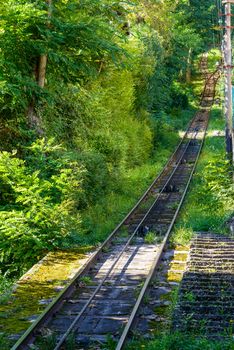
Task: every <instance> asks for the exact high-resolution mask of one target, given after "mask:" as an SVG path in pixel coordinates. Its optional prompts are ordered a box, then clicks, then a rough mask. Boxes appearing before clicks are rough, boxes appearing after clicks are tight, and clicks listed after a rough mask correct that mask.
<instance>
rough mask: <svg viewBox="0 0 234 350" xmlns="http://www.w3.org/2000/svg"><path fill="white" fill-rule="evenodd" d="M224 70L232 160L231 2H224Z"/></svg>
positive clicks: (228, 134) (227, 141)
mask: <svg viewBox="0 0 234 350" xmlns="http://www.w3.org/2000/svg"><path fill="white" fill-rule="evenodd" d="M224 66H225V69H224V72H225V109H224V111H225V119H226V151H227V153H228V156H229V158H230V160H233V159H232V158H233V149H232V148H233V145H232V144H233V142H232V48H231V4H230V3H229V2H228V0H227V2H225V35H224Z"/></svg>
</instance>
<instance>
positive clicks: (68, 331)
mask: <svg viewBox="0 0 234 350" xmlns="http://www.w3.org/2000/svg"><path fill="white" fill-rule="evenodd" d="M197 133H198V132H196V133H195V136H194V138H191V139H190V140H189V142H188V143H187V147H186V148H185V150H184V152H183V154H182V156H181V157H180V159H179V161H178V164H177V165H176V166H175V167H174V169H173V172H172V173H171V175H170V177H169V178H168V180H167V181H166V183H165V184H164V186H163V188H162V189H161V191H160V193H159V195H158V197H157V198H156V200H155V201H154V203H153V204H152V205H151V207H150V208H149V209H148V211H147V213H146V214H145V216H144V217H143V219H142V220H141V221H140V223H139V224H138V225H137V227H136V228H135V230H134V232H133V233H132V235H131V236H130V238H129V239H128V241H127V242H126V244H125V246H124V247H123V249H122V250H121V251H120V253H119V254H118V256H117V257H116V260H115V261H114V262H113V264H112V265H111V267H110V268H109V270H108V271H107V273H106V275H105V277H104V278H103V279H102V281H101V282H100V284H99V285H98V286H97V288H96V289H95V291H94V292H93V294H92V295H91V297H90V298H89V300H88V301H87V302H86V304H85V305H84V306H83V308H82V310H81V311H80V313H79V314H78V315H77V316H76V318H75V319H74V321H73V322H72V324H71V325H70V326H69V328H68V329H67V331H66V333H64V335H63V336H62V338H61V339H60V340H59V342H58V344H57V345H56V347H55V348H54V350H59V349H60V348H61V346H62V345H63V344H64V342H65V341H66V339H67V337H68V336H69V334H70V333H71V332H72V331H73V330H75V327H76V324H77V323H78V321H79V320H80V318H81V317H82V316H83V314H84V312H85V311H86V309H87V308H88V307H89V305H90V303H91V302H92V300H93V299H94V297H95V296H96V294H97V293H98V292H99V290H100V289H101V288H102V287H103V285H104V283H105V281H106V280H107V278H108V277H109V275H110V274H111V272H112V271H113V269H114V268H115V266H116V265H117V263H118V262H119V260H120V258H121V257H122V255H123V253H124V252H125V250H126V249H127V248H128V247H129V245H130V243H131V241H132V240H133V238H134V237H135V236H136V234H137V233H138V230H139V228H140V227H141V225H142V224H143V223H144V221H145V219H146V218H147V217H148V216H149V215H150V213H151V210H152V209H153V208H154V206H155V205H156V203H157V202H158V201H159V198H160V195H161V194H162V193H164V190H165V188H166V186H167V185H168V183H169V182H170V180H171V179H172V177H173V175H174V174H175V172H176V170H177V169H178V168H179V166H180V165H181V164H180V162H181V160H182V159H183V157H184V155H185V153H186V152H187V149H188V147H189V145H190V143H191V141H192V140H194V139H195V137H196V135H197Z"/></svg>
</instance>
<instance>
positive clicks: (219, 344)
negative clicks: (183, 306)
mask: <svg viewBox="0 0 234 350" xmlns="http://www.w3.org/2000/svg"><path fill="white" fill-rule="evenodd" d="M136 348H137V349H145V350H158V349H160V350H179V349H183V350H200V349H204V350H232V349H233V341H224V340H222V341H218V340H217V341H216V340H208V339H206V338H202V337H201V338H198V337H195V336H194V337H193V336H192V335H191V334H181V333H172V334H169V335H168V334H167V335H161V336H160V337H158V338H156V339H155V340H152V341H145V342H142V343H141V344H140V343H139V342H136V343H134V342H132V344H130V345H129V346H128V349H129V350H133V349H136Z"/></svg>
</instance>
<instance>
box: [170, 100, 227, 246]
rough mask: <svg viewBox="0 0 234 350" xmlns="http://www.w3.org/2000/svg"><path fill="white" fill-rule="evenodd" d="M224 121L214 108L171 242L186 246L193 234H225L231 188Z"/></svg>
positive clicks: (216, 108) (217, 109)
mask: <svg viewBox="0 0 234 350" xmlns="http://www.w3.org/2000/svg"><path fill="white" fill-rule="evenodd" d="M223 130H224V120H223V117H222V113H221V109H220V108H219V107H218V106H216V107H215V108H214V109H213V111H212V113H211V121H210V125H209V129H208V135H207V137H206V140H205V145H204V148H203V151H202V154H201V157H200V160H199V162H198V167H197V171H196V173H195V176H194V179H193V181H192V183H191V191H190V193H189V194H188V197H187V199H186V201H185V205H184V207H183V208H182V211H181V214H180V217H179V220H178V222H177V224H176V227H175V230H174V233H173V236H172V241H175V242H176V243H182V244H184V243H186V242H189V240H190V238H191V236H192V234H193V231H214V232H223V233H229V229H228V227H227V224H226V223H227V220H228V219H229V217H231V216H232V215H233V212H234V187H233V183H232V177H231V167H230V164H229V162H228V161H227V159H226V155H225V139H224V136H222V133H223Z"/></svg>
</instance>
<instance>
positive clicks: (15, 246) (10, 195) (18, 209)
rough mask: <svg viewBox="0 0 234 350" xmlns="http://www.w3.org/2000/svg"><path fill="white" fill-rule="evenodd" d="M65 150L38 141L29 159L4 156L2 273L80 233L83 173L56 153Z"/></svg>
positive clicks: (0, 175) (0, 165)
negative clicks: (80, 197) (79, 211)
mask: <svg viewBox="0 0 234 350" xmlns="http://www.w3.org/2000/svg"><path fill="white" fill-rule="evenodd" d="M58 151H60V154H61V153H62V150H61V149H59V148H57V147H53V146H52V144H51V143H48V144H46V143H45V140H39V141H38V142H36V143H34V144H33V145H32V146H31V147H30V148H28V150H27V152H28V154H27V161H29V159H30V160H31V162H30V165H31V167H29V166H27V161H24V160H21V159H19V158H17V157H16V154H15V153H14V152H13V153H12V154H11V153H9V152H1V153H0V182H1V186H0V191H1V208H0V209H1V211H0V218H1V225H0V231H1V235H0V247H1V255H0V257H1V259H0V261H1V263H0V264H1V265H0V267H1V270H2V271H3V272H4V271H8V272H13V271H14V269H16V270H17V269H18V268H19V266H20V267H21V268H22V269H23V268H24V267H26V266H28V264H30V262H31V261H32V260H35V259H36V258H38V257H39V256H40V255H41V254H42V252H43V251H45V250H50V249H54V248H56V247H59V246H60V245H61V241H62V239H63V238H64V237H66V236H67V235H68V234H70V233H71V231H76V232H77V231H78V229H79V223H80V217H79V214H78V212H77V210H76V209H77V206H78V204H79V194H80V191H81V190H80V185H81V177H82V172H83V170H82V169H81V168H80V167H79V166H78V163H76V162H70V163H69V164H67V162H68V161H69V160H68V158H66V157H64V158H63V157H60V158H59V154H58V153H56V152H58Z"/></svg>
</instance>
